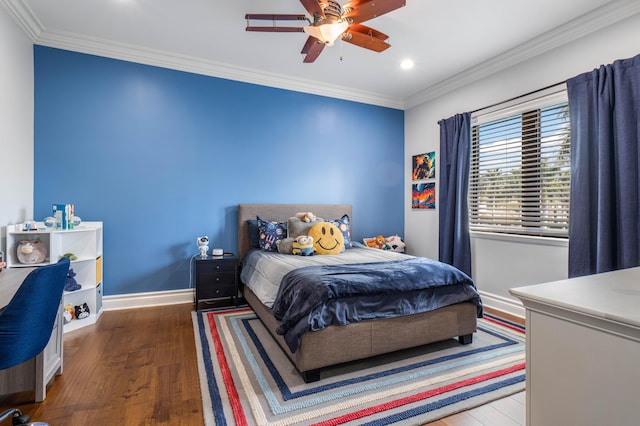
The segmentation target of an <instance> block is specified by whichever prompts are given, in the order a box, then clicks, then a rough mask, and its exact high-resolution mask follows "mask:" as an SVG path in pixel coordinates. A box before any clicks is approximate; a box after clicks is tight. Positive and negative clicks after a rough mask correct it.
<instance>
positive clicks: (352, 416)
mask: <svg viewBox="0 0 640 426" xmlns="http://www.w3.org/2000/svg"><path fill="white" fill-rule="evenodd" d="M524 368H525V363H521V364H516V365H513V366H511V367H508V368H504V369H502V370H497V371H493V372H491V373H486V374H481V375H479V376H475V377H471V378H469V379H466V380H461V381H459V382H455V383H450V384H448V385H445V386H441V387H439V388H436V389H431V390H429V391H425V392H420V393H417V394H415V395H410V396H408V397H405V398H401V399H397V400H394V401H389V402H387V403H384V404H380V405H375V406H372V407H369V408H365V409H364V410H359V411H354V412H353V413H349V414H345V415H343V416H340V417H335V418H333V419H329V420H325V421H323V422H320V423H314V424H313V426H330V425H340V424H343V423H347V422H350V421H353V420H357V419H361V418H363V417H367V416H371V415H373V414H377V413H381V412H383V411H387V410H391V409H393V408H397V407H401V406H403V405H407V404H411V403H414V402H418V401H421V400H424V399H428V398H431V397H434V396H437V395H441V394H443V393H446V392H451V391H453V390H456V389H460V388H463V387H465V386H471V385H475V384H477V383H481V382H483V381H486V380H491V379H494V378H496V377H500V376H504V375H506V374H511V373H513V372H516V371H520V370H524Z"/></svg>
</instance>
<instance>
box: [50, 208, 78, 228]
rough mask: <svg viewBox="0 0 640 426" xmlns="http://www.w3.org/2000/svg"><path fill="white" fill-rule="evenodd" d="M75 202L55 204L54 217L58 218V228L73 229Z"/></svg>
mask: <svg viewBox="0 0 640 426" xmlns="http://www.w3.org/2000/svg"><path fill="white" fill-rule="evenodd" d="M73 212H74V207H73V204H54V205H53V217H54V218H55V219H56V229H73V221H72V218H73Z"/></svg>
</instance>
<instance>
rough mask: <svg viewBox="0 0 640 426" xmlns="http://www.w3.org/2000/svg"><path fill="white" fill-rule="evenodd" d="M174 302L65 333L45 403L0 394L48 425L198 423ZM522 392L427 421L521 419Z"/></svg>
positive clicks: (107, 315)
mask: <svg viewBox="0 0 640 426" xmlns="http://www.w3.org/2000/svg"><path fill="white" fill-rule="evenodd" d="M192 309H193V305H190V304H183V305H171V306H160V307H153V308H145V309H130V310H122V311H109V312H104V313H103V314H102V316H101V317H100V320H99V321H98V323H97V324H96V325H93V326H89V327H86V328H83V329H80V330H76V331H74V332H71V333H68V334H65V336H64V374H62V376H59V377H57V378H56V380H55V381H54V382H53V383H52V384H50V385H49V387H48V390H47V399H46V400H45V401H44V402H42V403H38V404H36V403H24V402H23V403H21V402H20V401H24V400H25V399H27V398H29V397H33V395H29V394H17V395H11V396H7V397H3V398H0V412H2V411H4V410H5V409H8V408H11V407H16V408H19V409H20V410H22V411H23V412H24V413H26V414H28V415H30V416H31V419H32V420H33V421H36V420H39V421H44V422H48V423H50V424H51V425H52V426H56V425H64V424H72V425H82V424H91V425H109V424H121V425H127V426H129V425H163V424H164V425H189V426H192V425H201V424H203V418H202V402H201V398H200V386H199V381H198V380H199V379H198V368H197V361H196V352H195V343H194V337H193V326H192V322H191V310H192ZM524 400H525V398H524V392H522V393H519V394H516V395H513V396H511V397H508V398H504V399H501V400H498V401H495V402H493V403H491V404H487V405H483V406H482V407H478V408H475V409H473V410H469V411H465V412H462V413H459V414H456V415H453V416H451V417H447V418H445V419H442V420H439V421H436V422H433V423H431V425H432V426H479V425H485V426H486V425H491V426H511V425H523V424H524Z"/></svg>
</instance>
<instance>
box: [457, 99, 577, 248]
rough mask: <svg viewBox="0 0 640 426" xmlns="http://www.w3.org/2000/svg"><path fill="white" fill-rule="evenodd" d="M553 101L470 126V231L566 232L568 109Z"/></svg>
mask: <svg viewBox="0 0 640 426" xmlns="http://www.w3.org/2000/svg"><path fill="white" fill-rule="evenodd" d="M554 101H555V102H554V104H553V105H548V106H545V105H540V104H541V102H540V101H538V102H537V103H536V105H535V107H530V108H527V106H526V105H525V106H524V108H525V109H524V110H522V111H518V112H517V113H513V108H510V109H509V111H510V112H508V113H506V114H504V116H499V117H498V118H495V116H496V114H492V119H491V121H487V122H483V123H481V124H477V125H474V126H473V129H472V154H471V174H470V185H469V211H470V225H471V230H476V231H488V232H499V233H508V234H524V235H535V236H553V237H567V233H568V227H569V188H570V165H571V152H570V123H569V108H568V104H567V102H566V101H563V102H560V103H557V99H556V98H554ZM542 104H544V102H542Z"/></svg>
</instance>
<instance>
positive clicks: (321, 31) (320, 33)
mask: <svg viewBox="0 0 640 426" xmlns="http://www.w3.org/2000/svg"><path fill="white" fill-rule="evenodd" d="M348 26H349V24H348V23H347V22H346V21H342V20H341V21H339V22H333V23H326V24H320V25H307V26H306V27H303V28H302V29H303V30H304V32H305V33H307V34H309V35H310V36H311V37H315V38H317V39H318V40H320V41H321V42H323V43H325V44H327V45H329V46H333V42H334V41H336V39H337V38H338V37H340V35H341V34H342V33H343V32H345V31H346V29H347V27H348Z"/></svg>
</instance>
